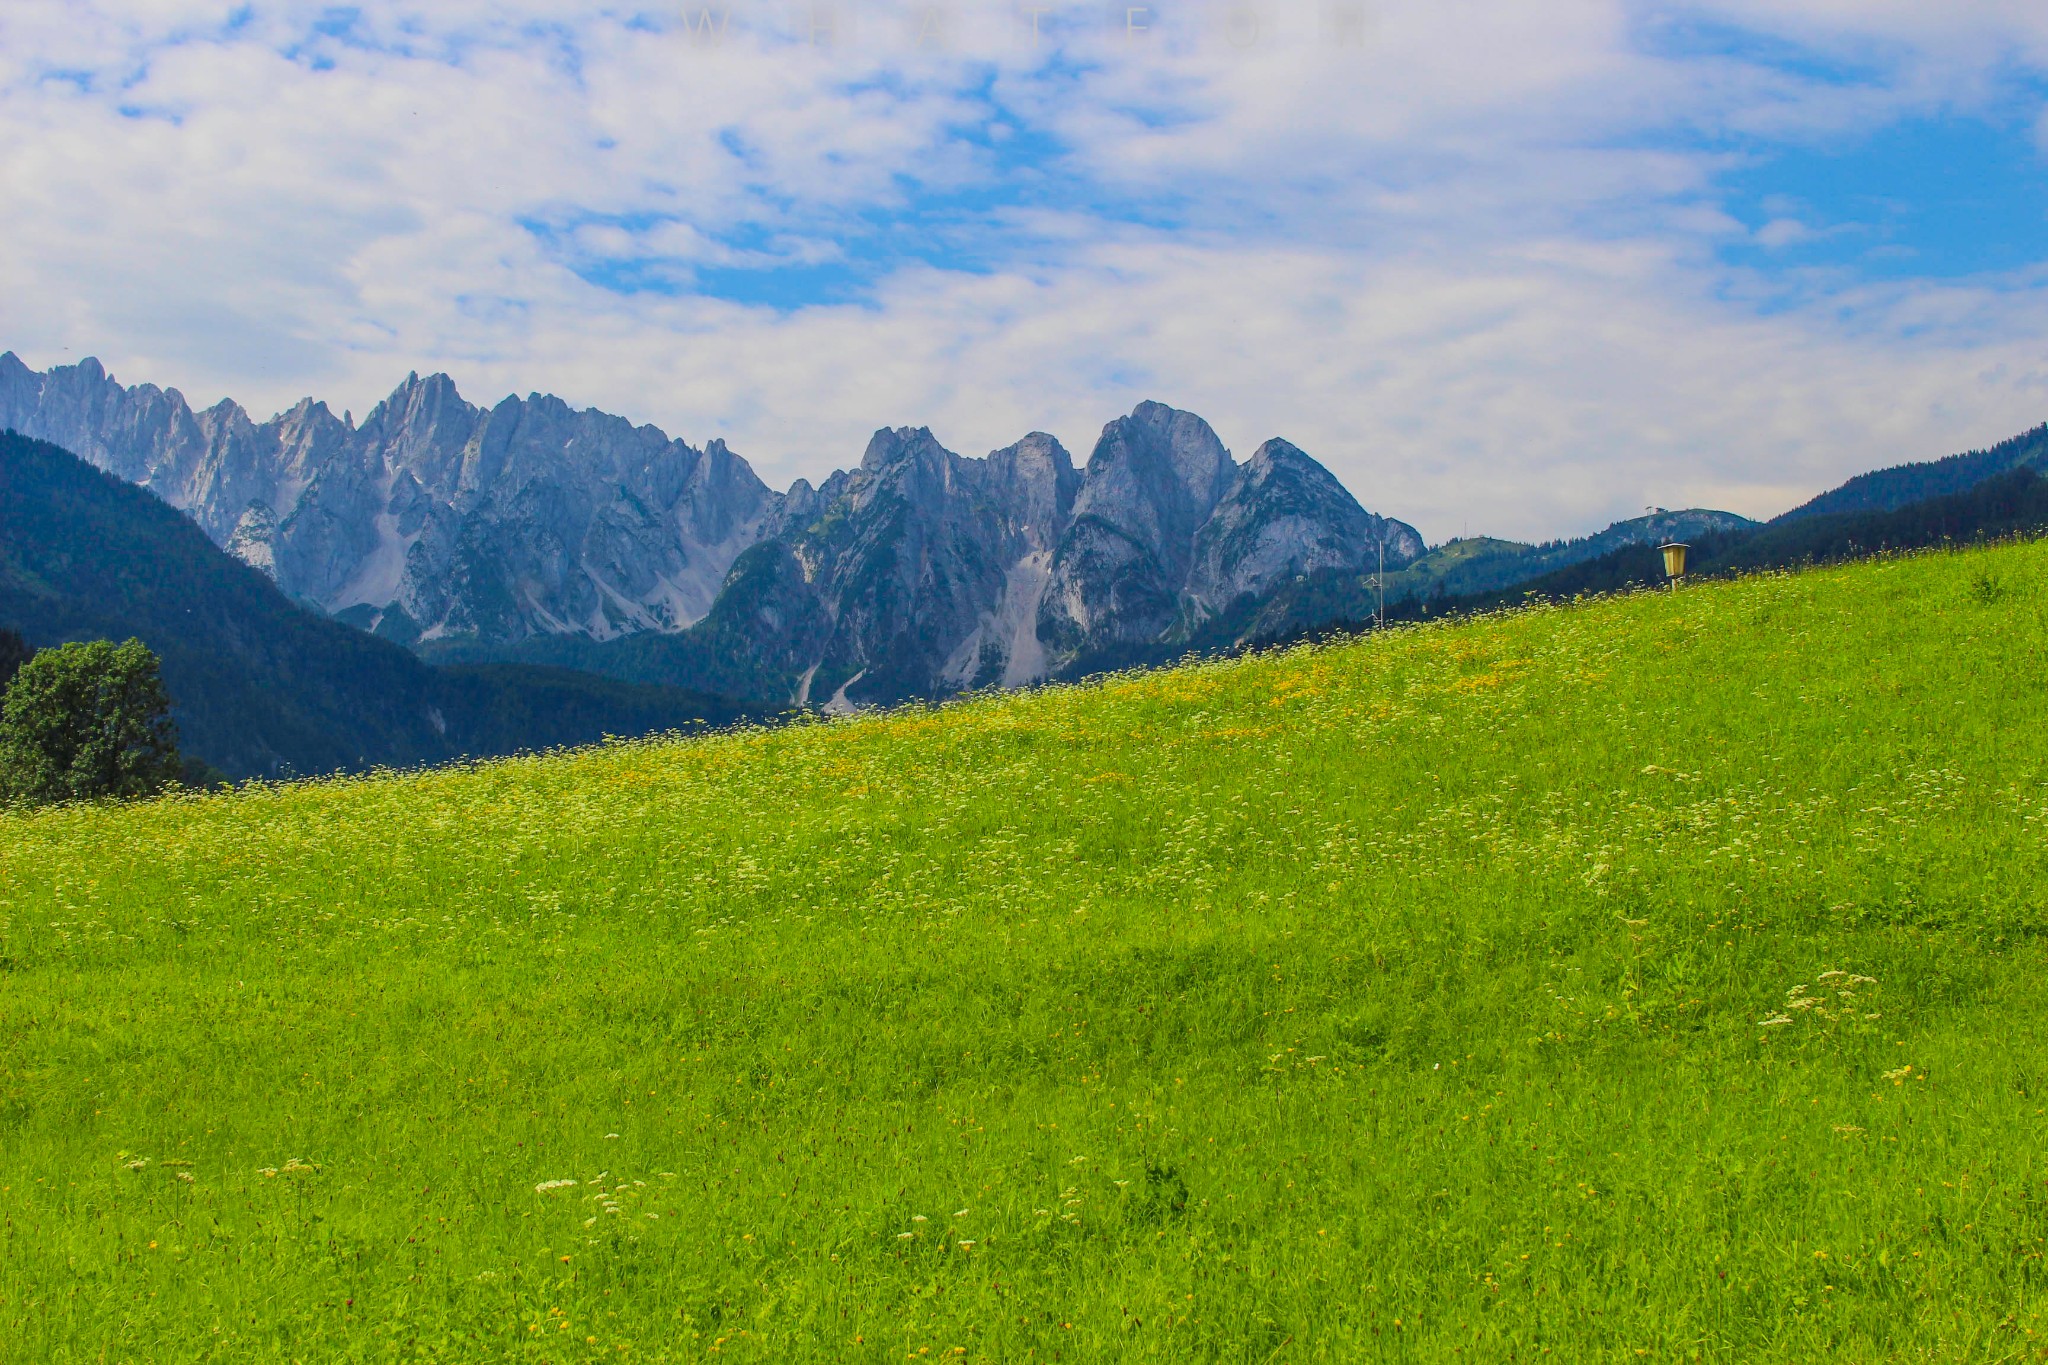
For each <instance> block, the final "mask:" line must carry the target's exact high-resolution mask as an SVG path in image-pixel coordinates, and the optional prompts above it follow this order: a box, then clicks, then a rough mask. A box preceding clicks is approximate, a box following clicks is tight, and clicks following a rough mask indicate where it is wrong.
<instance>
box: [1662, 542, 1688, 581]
mask: <svg viewBox="0 0 2048 1365" xmlns="http://www.w3.org/2000/svg"><path fill="white" fill-rule="evenodd" d="M1657 548H1658V549H1660V550H1662V551H1663V552H1664V576H1665V577H1666V578H1668V579H1670V580H1671V586H1672V587H1674V588H1676V587H1677V586H1678V580H1679V579H1681V578H1683V577H1685V552H1686V550H1688V549H1689V548H1691V547H1690V546H1688V545H1687V544H1686V543H1685V542H1684V541H1682V540H1674V541H1672V542H1671V543H1670V544H1668V545H1659V546H1658V547H1657Z"/></svg>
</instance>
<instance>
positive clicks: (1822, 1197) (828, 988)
mask: <svg viewBox="0 0 2048 1365" xmlns="http://www.w3.org/2000/svg"><path fill="white" fill-rule="evenodd" d="M2044 925H2048V543H2034V544H2019V545H2008V546H2003V547H1998V548H1993V549H1988V550H1975V551H1968V552H1958V553H1943V554H1928V555H1920V556H1913V557H1906V558H1895V559H1888V560H1882V561H1877V562H1871V563H1865V564H1860V565H1855V566H1848V567H1842V568H1835V569H1827V570H1818V571H1812V572H1806V573H1800V574H1768V575H1760V576H1756V577H1750V578H1745V579H1741V580H1738V581H1734V582H1728V583H1717V584H1705V583H1703V584H1698V585H1695V586H1693V587H1690V588H1687V589H1685V590H1682V591H1679V592H1675V593H1672V592H1662V593H1643V594H1637V595H1633V596H1627V597H1620V598H1611V599H1603V600H1598V601H1590V602H1585V603H1578V604H1573V605H1569V606H1562V607H1555V608H1541V609H1533V610H1529V611H1525V612H1519V613H1514V614H1510V615H1504V616H1498V617H1492V618H1486V619H1481V620H1476V621H1468V622H1463V623H1456V624H1439V625H1430V626H1424V627H1420V628H1415V629H1400V630H1390V631H1386V632H1382V633H1380V634H1378V635H1376V636H1373V637H1371V638H1367V639H1364V640H1360V641H1356V642H1351V643H1345V644H1340V645H1331V646H1325V647H1316V648H1300V649H1294V650H1290V651H1287V652H1284V653H1277V654H1270V655H1264V656H1259V657H1255V658H1247V659H1240V660H1236V661H1231V662H1221V663H1207V664H1200V665H1195V666H1188V667H1183V668H1179V669H1174V670H1170V671H1164V672H1156V673H1145V674H1131V675H1120V676H1116V677H1112V678H1109V679H1106V680H1103V681H1101V682H1099V683H1094V684H1089V685H1084V686H1077V687H1067V688H1055V689H1049V690H1045V691H1041V692H1036V693H1031V694H1022V695H1008V696H999V697H990V698H985V699H977V700H971V701H968V702H964V703H961V704H957V705H951V706H947V707H944V708H940V709H933V710H908V711H901V712H896V713H891V714H887V715H880V716H873V717H867V718H860V719H853V720H848V721H841V722H835V723H829V724H815V725H801V726H794V727H790V728H786V729H779V730H773V731H765V732H747V733H738V734H731V735H724V736H716V737H711V738H707V739H700V740H692V741H677V742H673V743H635V744H619V745H613V746H610V747H606V748H602V749H596V750H587V751H581V752H576V753H571V754H563V755H553V756H545V757H535V758H528V759H518V760H512V761H505V762H497V763H491V764H487V765H476V766H470V767H463V768H456V769H447V770H437V771H430V772H423V773H417V774H408V775H389V776H379V777H374V778H366V779H356V780H337V781H325V782H311V783H304V784H296V785H288V786H278V787H268V788H250V789H245V790H242V791H240V792H236V793H233V794H228V795H212V796H182V797H174V798H170V799H165V800H160V801H155V802H151V803H148V804H142V805H134V806H128V807H102V808H73V809H62V810H54V811H46V812H43V813H38V814H17V815H7V816H0V1187H4V1188H0V1358H5V1359H8V1360H22V1361H59V1362H85V1361H103V1360H104V1361H179V1362H184V1361H223V1362H226V1361H235V1362H241V1361H263V1362H268V1361H304V1362H309V1363H310V1362H316V1361H318V1362H327V1361H365V1362H368V1361H391V1360H403V1361H414V1360H434V1361H442V1360H445V1361H519V1362H542V1361H547V1362H572V1361H575V1362H584V1361H598V1360H604V1361H614V1362H638V1361H672V1360H685V1359H691V1360H695V1359H705V1358H717V1359H727V1360H756V1361H804V1360H828V1361H874V1362H882V1361H905V1360H918V1361H938V1360H947V1359H966V1360H974V1361H984V1360H985V1361H1034V1362H1048V1361H1062V1362H1080V1361H1125V1360H1133V1361H1135V1360H1148V1361H1149V1360H1158V1361H1211V1360H1214V1361H1233V1362H1268V1361H1271V1362H1285V1361H1305V1360H1331V1361H1351V1360H1392V1361H1410V1360H1413V1361H1448V1360H1487V1361H1501V1360H1518V1361H1530V1360H1543V1359H1557V1360H1569V1361H1630V1362H1633V1361H1638V1360H1645V1359H1647V1360H1659V1361H1662V1360H1705V1361H1731V1362H1732V1361H1754V1360H1763V1359H1777V1360H1811V1359H1824V1358H1825V1359H1840V1360H1857V1361H1862V1360H1869V1361H1879V1360H1900V1361H1906V1360H1911V1361H1947V1360H1955V1361H1965V1360H1968V1361H1990V1360H2018V1359H2034V1358H2038V1357H2043V1356H2048V1322H2044V1321H2043V1319H2042V1316H2041V1315H2042V1313H2043V1311H2044V1310H2048V1260H2044V1253H2048V945H2044V941H2043V937H2042V934H2041V930H2042V928H2043V926H2044Z"/></svg>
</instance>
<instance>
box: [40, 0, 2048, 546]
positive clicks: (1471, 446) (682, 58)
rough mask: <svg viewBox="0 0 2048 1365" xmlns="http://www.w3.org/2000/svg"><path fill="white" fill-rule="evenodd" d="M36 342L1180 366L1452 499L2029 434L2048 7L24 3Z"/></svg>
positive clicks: (453, 370)
mask: <svg viewBox="0 0 2048 1365" xmlns="http://www.w3.org/2000/svg"><path fill="white" fill-rule="evenodd" d="M0 349H12V350H14V351H15V352H17V353H18V354H19V355H20V356H21V357H22V359H24V360H25V361H26V362H27V363H29V364H30V365H31V366H34V367H37V368H43V367H47V366H50V365H54V364H65V363H70V362H73V361H75V360H78V359H80V358H82V357H84V356H86V355H97V356H98V357H100V359H101V360H102V361H103V362H104V363H105V364H106V365H107V366H108V367H109V368H110V369H111V370H112V371H113V372H114V373H115V374H116V375H117V376H118V377H119V378H121V379H122V380H123V381H124V382H128V383H135V382H141V381H149V382H153V383H157V384H160V385H163V386H165V387H175V388H178V389H179V390H181V391H182V392H183V393H184V394H185V395H186V397H187V398H188V400H190V401H191V402H193V404H194V405H195V406H206V405H208V404H211V403H212V402H214V401H216V400H218V399H220V398H221V397H224V396H227V397H233V398H235V399H236V400H238V401H240V402H241V403H243V404H244V405H245V406H247V407H248V408H249V409H250V410H251V411H252V412H254V413H255V414H256V415H257V416H258V417H259V418H260V417H262V416H265V415H268V414H269V413H270V412H273V411H277V410H279V409H282V408H284V407H287V406H289V405H290V404H291V403H292V402H294V401H296V400H297V399H298V398H299V397H300V396H302V395H307V394H310V395H314V396H317V397H320V398H323V399H325V400H327V401H328V402H329V404H330V406H332V407H334V408H335V409H336V410H337V411H339V410H341V409H344V408H348V409H352V410H353V411H354V413H355V414H356V416H357V417H359V418H360V417H361V416H362V415H363V414H364V413H365V412H367V411H368V409H369V408H370V407H371V406H373V405H374V404H375V403H376V402H377V401H378V399H379V398H381V397H382V396H383V395H384V394H386V393H388V392H389V391H390V390H391V389H392V388H393V387H394V386H395V385H396V384H397V383H398V382H399V381H400V380H402V379H403V378H404V377H405V375H406V374H407V373H408V372H410V371H418V372H420V373H422V374H424V373H430V372H432V371H436V370H444V371H446V372H448V373H449V374H451V375H452V376H453V377H454V378H455V380H456V382H457V384H458V385H459V386H460V388H461V389H462V391H463V393H464V394H465V395H466V396H467V397H468V398H469V399H470V400H471V401H472V402H478V403H484V404H489V403H491V402H494V401H496V400H497V399H498V398H500V397H502V396H503V395H505V394H506V393H512V392H517V393H528V392H547V393H554V394H557V395H560V396H561V397H562V398H564V399H566V400H567V401H569V402H570V403H572V404H575V405H577V406H593V407H599V408H603V409H605V410H607V411H610V412H616V413H620V414H622V415H625V416H627V417H630V418H632V419H634V420H636V421H642V422H651V423H653V424H655V425H657V426H660V427H661V428H663V429H664V430H665V431H667V432H669V433H670V434H672V435H675V436H679V437H681V438H683V439H684V440H687V441H689V442H691V443H692V444H697V445H701V444H703V443H704V442H705V441H708V440H710V439H712V438H714V437H722V438H724V439H725V440H726V441H727V442H728V444H730V445H731V446H732V448H733V449H734V450H736V451H738V452H739V453H740V454H742V455H744V456H746V457H747V458H748V460H749V461H750V462H751V463H752V464H753V465H754V467H755V468H756V469H757V470H758V471H759V472H760V473H761V475H762V477H764V478H765V479H767V480H768V481H769V482H770V483H772V484H775V485H777V486H782V485H785V484H787V483H788V482H789V481H790V480H791V479H793V478H795V477H798V476H804V477H808V478H811V479H812V480H814V481H815V480H817V479H818V478H819V477H821V476H822V475H823V474H825V473H828V472H829V471H830V470H832V469H834V468H837V467H841V466H846V465H850V464H853V463H855V462H857V461H858V460H859V458H860V454H861V451H862V449H863V447H864V446H865V444H866V441H867V437H868V435H869V434H870V433H871V432H872V431H873V430H874V429H875V428H877V427H881V426H899V425H912V426H929V427H930V428H931V429H932V431H933V432H934V434H935V435H936V436H937V437H938V438H939V439H940V440H941V441H942V442H943V443H944V444H946V445H947V446H948V447H949V448H951V449H954V450H958V451H960V452H962V453H964V454H974V455H978V454H982V453H985V452H986V451H988V450H990V449H993V448H996V447H999V446H1003V445H1007V444H1009V443H1010V442H1012V441H1014V440H1016V439H1017V438H1018V437H1020V436H1021V435H1023V434H1024V433H1025V432H1027V431H1031V430H1044V431H1050V432H1051V433H1053V434H1054V435H1055V436H1057V437H1059V438H1060V440H1061V441H1062V442H1063V443H1064V444H1066V445H1067V447H1068V448H1069V449H1070V450H1072V451H1073V452H1074V454H1075V456H1076V458H1077V459H1083V460H1085V459H1086V457H1087V455H1088V452H1089V450H1090V449H1091V448H1092V446H1093V445H1094V442H1095V439H1096V437H1097V435H1098V434H1099V432H1100V431H1101V428H1102V425H1103V423H1105V422H1106V421H1108V420H1110V419H1111V418H1113V417H1115V416H1118V415H1119V414H1121V413H1125V412H1128V411H1129V410H1130V409H1131V408H1132V407H1133V406H1135V405H1136V404H1137V403H1138V402H1140V401H1142V400H1145V399H1148V398H1149V399H1157V400H1159V401H1161V402H1166V403H1170V404H1172V405H1174V406H1176V407H1182V408H1187V409H1191V410H1193V411H1195V412H1199V413H1201V414H1202V415H1203V416H1204V417H1206V418H1207V419H1208V420H1209V421H1210V423H1211V424H1212V425H1213V426H1215V428H1216V430H1217V431H1218V433H1219V434H1220V435H1221V436H1222V438H1223V440H1224V442H1225V444H1227V445H1228V446H1230V447H1231V449H1232V450H1233V451H1235V452H1236V453H1237V455H1238V456H1239V457H1240V458H1245V457H1247V456H1249V454H1250V453H1251V451H1252V450H1253V449H1255V448H1256V447H1257V445H1258V444H1259V443H1260V442H1261V441H1264V440H1266V439H1267V438H1269V437H1273V436H1284V437H1286V438H1287V439H1289V440H1291V441H1293V442H1294V443H1295V444H1297V445H1299V446H1301V447H1302V448H1303V449H1305V450H1307V451H1308V452H1309V453H1310V454H1312V455H1314V456H1316V457H1317V458H1318V459H1320V460H1322V462H1323V463H1324V464H1326V465H1328V466H1329V467H1330V469H1331V470H1332V471H1333V472H1335V473H1336V474H1337V475H1338V477H1339V478H1341V479H1342V480H1343V481H1344V482H1345V484H1346V485H1347V486H1348V487H1349V488H1350V489H1351V490H1352V492H1353V493H1354V494H1356V495H1357V497H1358V498H1359V500H1360V501H1361V502H1362V503H1364V504H1365V505H1366V506H1367V507H1368V508H1370V509H1372V510H1373V511H1375V512H1380V513H1383V514H1386V515H1390V516H1396V517H1400V518H1402V519H1403V520H1406V521H1409V522H1411V523H1413V524H1414V525H1416V526H1417V527H1418V528H1419V529H1421V530H1422V532H1423V533H1424V535H1425V536H1426V537H1427V538H1429V539H1430V540H1431V541H1432V542H1435V541H1441V540H1443V539H1447V538H1449V537H1452V536H1456V535H1460V534H1479V533H1482V532H1484V533H1488V534H1495V535H1507V536H1516V537H1520V538H1529V539H1540V538H1549V537H1554V536H1563V535H1573V534H1581V533H1584V532H1587V531H1591V530H1596V529H1598V528H1599V527H1601V526H1604V525H1606V524H1607V523H1608V522H1610V521H1613V520H1616V519H1618V518H1622V517H1627V516H1632V515H1637V514H1639V513H1641V512H1642V510H1643V509H1644V508H1645V507H1647V506H1651V505H1656V506H1665V507H1684V506H1709V507H1718V508H1725V509H1728V510H1732V511H1737V512H1742V513H1745V514H1748V515H1752V516H1769V515H1772V514H1775V513H1776V512H1779V511H1782V510H1784V509H1786V508H1788V507H1790V506H1792V505H1794V504H1796V503H1797V502H1799V501H1802V500H1803V499H1804V498H1806V497H1808V496H1810V495H1811V494H1813V493H1815V492H1817V491H1819V490H1821V489H1823V488H1825V487H1829V486H1831V485H1833V484H1835V483H1837V482H1839V481H1840V480H1841V479H1843V478H1845V477H1847V476H1848V475H1850V474H1853V473H1857V472H1860V471H1862V470H1865V469H1870V468H1874V467H1879V466H1882V465H1887V464H1893V463H1898V462H1900V461H1904V460H1914V459H1929V458H1935V457H1939V456H1941V455H1945V454H1949V453H1953V452H1955V451H1959V450H1964V449H1970V448H1975V447H1981V446H1983V445H1987V444H1990V443H1992V442H1995V441H1997V440H2000V439H2002V438H2004V437H2006V436H2010V435H2013V434H2015V433H2017V432H2019V431H2022V430H2024V429H2026V428H2029V427H2032V426H2034V425H2037V424H2039V423H2041V422H2042V421H2044V420H2048V6H2042V5H2039V4H2038V3H2032V0H1945V3H1943V4H1941V5H1931V4H1928V3H1925V0H1912V2H1911V3H1905V2H1903V0H1773V2H1772V3H1769V4H1764V3H1760V2H1757V0H1721V3H1709V4H1701V5H1691V6H1684V5H1644V4H1633V3H1624V2H1621V0H1545V3H1544V4H1541V5H1535V4H1529V3H1526V0H1515V2H1514V3H1506V2H1503V0H1213V3H1212V0H1147V3H1146V4H1144V5H1138V4H1134V3H1129V0H1118V2H1117V3H1114V4H1110V3H1101V2H1100V0H1088V2H1087V3H1075V4H1056V3H1054V0H929V2H927V0H900V2H899V0H759V2H756V0H726V2H725V3H718V4H712V3H708V0H692V3H691V4H690V5H688V6H683V5H670V6H666V7H633V6H624V5H606V4H580V5H578V4H562V3H551V2H550V0H526V2H525V3H519V2H517V0H507V2H505V3H491V2H488V0H435V2H434V3H432V4H428V5H422V4H411V3H375V2H372V3H364V4H361V5H298V4H239V5H226V4H218V3H200V2H199V0H128V2H127V3H100V2H97V0H9V2H8V4H7V5H5V6H4V7H0Z"/></svg>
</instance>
